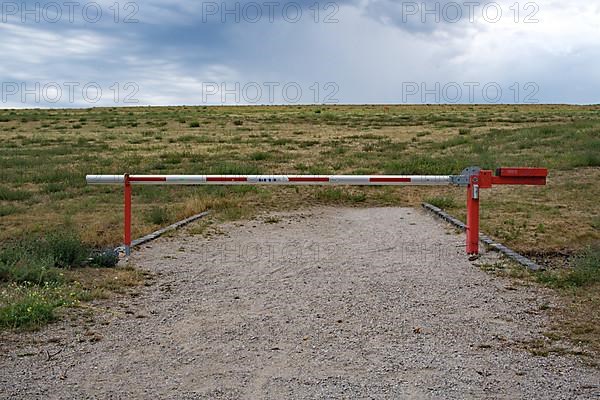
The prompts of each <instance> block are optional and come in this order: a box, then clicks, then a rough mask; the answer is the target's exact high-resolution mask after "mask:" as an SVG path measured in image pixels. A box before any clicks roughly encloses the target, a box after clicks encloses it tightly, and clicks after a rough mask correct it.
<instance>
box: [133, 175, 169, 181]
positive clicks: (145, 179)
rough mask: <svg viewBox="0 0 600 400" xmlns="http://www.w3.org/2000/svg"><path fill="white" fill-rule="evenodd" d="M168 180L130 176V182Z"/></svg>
mask: <svg viewBox="0 0 600 400" xmlns="http://www.w3.org/2000/svg"><path fill="white" fill-rule="evenodd" d="M166 181H167V178H165V177H164V176H138V177H135V176H130V177H129V182H166Z"/></svg>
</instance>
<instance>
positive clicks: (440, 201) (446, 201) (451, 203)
mask: <svg viewBox="0 0 600 400" xmlns="http://www.w3.org/2000/svg"><path fill="white" fill-rule="evenodd" d="M425 202H426V203H429V204H431V205H433V206H436V207H438V208H442V209H448V208H455V207H457V206H458V204H457V203H456V201H455V200H454V198H452V197H449V196H436V197H428V198H426V199H425Z"/></svg>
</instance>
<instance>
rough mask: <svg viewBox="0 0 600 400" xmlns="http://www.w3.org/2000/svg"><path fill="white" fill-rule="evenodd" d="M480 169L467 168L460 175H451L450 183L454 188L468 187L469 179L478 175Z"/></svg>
mask: <svg viewBox="0 0 600 400" xmlns="http://www.w3.org/2000/svg"><path fill="white" fill-rule="evenodd" d="M479 171H481V168H479V167H468V168H465V169H463V170H462V172H461V173H460V175H451V176H450V181H451V182H452V184H453V185H456V186H468V185H469V183H470V182H471V177H472V176H474V175H479Z"/></svg>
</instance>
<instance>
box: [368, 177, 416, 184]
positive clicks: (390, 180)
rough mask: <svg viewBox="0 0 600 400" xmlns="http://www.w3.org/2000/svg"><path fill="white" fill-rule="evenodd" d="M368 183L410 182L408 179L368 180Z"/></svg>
mask: <svg viewBox="0 0 600 400" xmlns="http://www.w3.org/2000/svg"><path fill="white" fill-rule="evenodd" d="M369 182H373V183H375V182H381V183H392V182H411V179H410V178H369Z"/></svg>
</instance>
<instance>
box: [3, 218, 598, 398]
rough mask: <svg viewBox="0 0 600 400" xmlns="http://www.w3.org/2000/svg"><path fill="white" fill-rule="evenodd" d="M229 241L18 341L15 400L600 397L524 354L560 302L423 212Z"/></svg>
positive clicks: (170, 262)
mask: <svg viewBox="0 0 600 400" xmlns="http://www.w3.org/2000/svg"><path fill="white" fill-rule="evenodd" d="M189 229H193V227H191V228H189ZM220 229H221V230H222V231H223V234H218V235H213V236H211V237H209V238H206V237H204V236H201V235H189V234H186V231H185V230H184V231H182V232H180V233H178V234H177V235H175V236H173V237H170V238H164V239H160V240H158V241H156V242H154V243H152V244H151V245H149V246H145V247H144V248H143V249H141V250H140V251H136V252H135V253H134V255H133V256H132V259H131V261H130V262H131V263H133V264H134V265H135V266H138V267H139V268H141V269H144V270H148V271H151V272H152V273H154V274H155V275H154V276H155V279H154V280H153V283H152V284H151V285H149V286H147V287H144V288H143V289H141V290H140V291H139V295H137V296H135V297H131V296H124V297H122V298H119V299H112V300H104V301H97V302H95V303H93V304H92V306H91V307H92V311H93V312H91V313H90V315H88V316H87V317H86V320H85V321H84V323H83V324H82V322H81V321H80V320H79V321H69V320H65V321H63V322H59V323H55V324H53V325H51V326H49V327H47V328H45V329H43V330H41V331H39V332H33V333H24V334H19V335H15V334H3V336H2V337H1V338H2V341H1V343H0V371H1V373H0V397H1V398H6V399H36V398H40V399H41V398H43V399H46V398H50V399H94V398H101V399H105V398H108V399H120V398H123V399H132V398H148V399H163V398H175V399H463V398H494V399H511V400H512V399H519V398H527V399H554V400H557V399H591V398H600V371H598V369H595V368H594V367H590V366H589V365H588V363H586V362H585V360H583V359H582V358H581V357H580V356H576V355H572V354H570V353H569V352H568V351H565V352H563V353H550V354H548V355H546V356H540V355H534V354H532V353H531V352H530V351H528V350H527V349H526V347H527V346H526V343H530V342H532V341H538V340H543V338H544V336H543V333H544V332H545V331H546V329H547V324H548V320H547V318H548V317H547V315H546V314H547V311H546V310H547V309H548V308H552V307H554V306H555V305H556V300H555V299H554V298H553V296H552V294H551V293H550V292H549V291H547V290H545V289H542V288H536V287H527V286H522V285H515V284H514V283H513V282H512V281H511V280H510V279H509V278H499V277H496V276H493V275H490V274H488V273H486V272H483V271H482V270H481V269H480V268H479V267H477V266H475V265H473V264H472V263H471V262H469V261H468V260H467V258H466V257H465V256H464V253H463V251H464V249H463V240H464V239H463V236H462V235H458V234H456V233H455V232H453V231H452V230H450V229H449V228H448V227H447V225H445V224H443V223H441V222H438V221H436V220H435V219H434V218H433V217H431V216H429V215H427V214H425V213H423V212H422V211H420V210H415V209H408V208H371V209H334V208H320V209H314V210H309V211H302V212H297V213H287V214H277V215H276V216H271V217H269V218H266V217H261V218H259V219H256V220H252V221H247V222H241V223H231V224H227V225H224V226H221V227H220ZM490 257H491V256H490ZM88 311H89V310H88ZM80 318H81V317H80Z"/></svg>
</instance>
